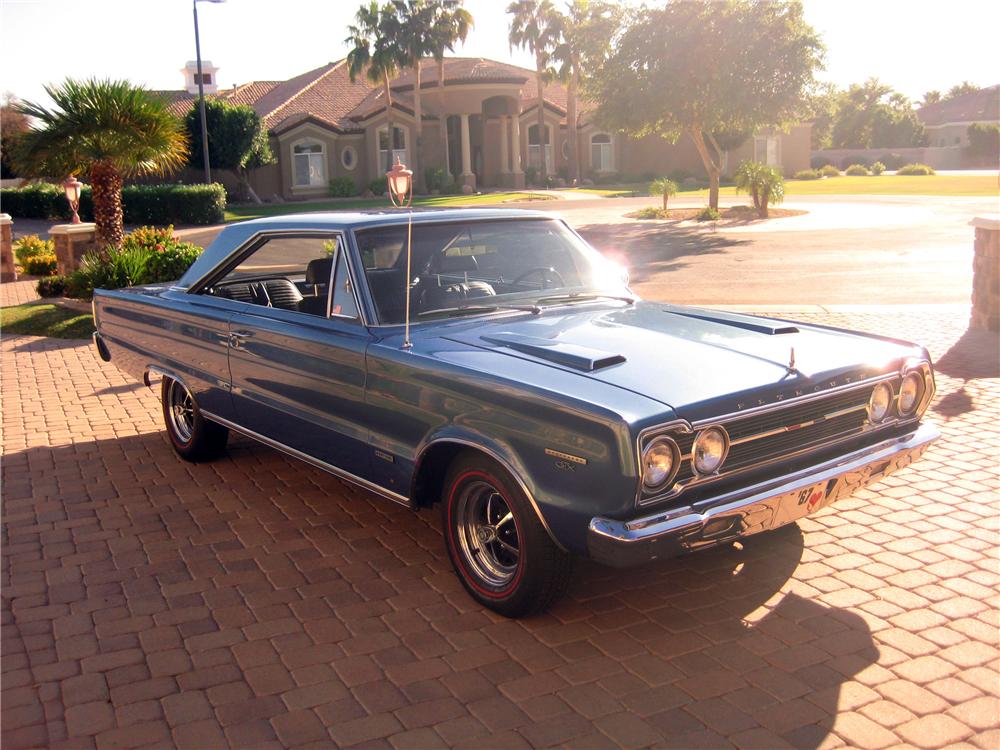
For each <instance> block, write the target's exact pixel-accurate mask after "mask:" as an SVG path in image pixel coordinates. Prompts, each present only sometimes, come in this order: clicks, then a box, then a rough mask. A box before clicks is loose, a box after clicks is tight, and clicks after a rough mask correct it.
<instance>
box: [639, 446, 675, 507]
mask: <svg viewBox="0 0 1000 750" xmlns="http://www.w3.org/2000/svg"><path fill="white" fill-rule="evenodd" d="M659 446H664V447H666V448H667V449H668V450H669V451H670V457H671V464H670V471H668V472H667V474H666V476H665V477H664V478H663V479H661V480H660V481H659V482H656V483H654V484H650V483H649V482H647V476H648V471H647V469H646V457H647V456H648V455H649V452H650V451H651V450H653V449H654V448H657V447H659ZM639 466H640V468H641V472H642V476H641V477H640V481H641V483H642V490H643V492H647V493H652V492H659V491H660V490H662V489H664V488H665V487H667V486H669V485H670V483H671V482H672V481H674V479H675V478H676V477H677V473H678V472H679V471H680V468H681V450H680V447H679V446H678V445H677V441H676V440H674V439H673V438H672V437H669V436H667V435H659V436H657V437H655V438H653V439H652V440H650V441H649V442H648V443H646V445H645V447H643V449H642V455H641V456H640V457H639Z"/></svg>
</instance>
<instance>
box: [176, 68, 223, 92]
mask: <svg viewBox="0 0 1000 750" xmlns="http://www.w3.org/2000/svg"><path fill="white" fill-rule="evenodd" d="M218 70H219V69H218V68H217V67H215V66H214V65H212V61H211V60H202V61H201V74H202V76H203V83H204V89H205V93H206V94H214V93H216V92H217V91H218V90H219V84H218V80H217V79H216V72H217V71H218ZM181 72H182V73H183V74H184V88H185V89H186V90H187V92H188V93H189V94H197V93H198V63H197V61H195V60H188V62H187V64H186V65H185V66H184V69H183V70H182V71H181Z"/></svg>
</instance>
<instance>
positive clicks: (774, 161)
mask: <svg viewBox="0 0 1000 750" xmlns="http://www.w3.org/2000/svg"><path fill="white" fill-rule="evenodd" d="M753 158H754V161H759V162H763V163H764V164H767V165H768V166H769V167H778V166H781V147H780V144H779V142H778V137H777V136H773V135H768V136H764V135H758V136H756V137H754V139H753Z"/></svg>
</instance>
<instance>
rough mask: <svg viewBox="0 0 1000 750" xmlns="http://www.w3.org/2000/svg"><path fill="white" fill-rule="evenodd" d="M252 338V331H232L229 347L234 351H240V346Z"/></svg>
mask: <svg viewBox="0 0 1000 750" xmlns="http://www.w3.org/2000/svg"><path fill="white" fill-rule="evenodd" d="M252 336H253V332H252V331H230V333H229V346H230V347H231V348H232V349H239V348H240V344H241V343H243V341H244V340H245V339H248V338H251V337H252Z"/></svg>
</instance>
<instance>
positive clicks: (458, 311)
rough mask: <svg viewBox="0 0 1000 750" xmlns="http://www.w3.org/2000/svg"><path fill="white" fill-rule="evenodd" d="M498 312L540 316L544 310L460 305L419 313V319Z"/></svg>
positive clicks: (533, 306)
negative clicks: (444, 315)
mask: <svg viewBox="0 0 1000 750" xmlns="http://www.w3.org/2000/svg"><path fill="white" fill-rule="evenodd" d="M498 310H516V311H519V312H530V313H532V314H533V315H538V314H539V313H540V312H541V311H542V308H540V307H539V306H538V305H458V306H457V307H438V308H436V309H434V310H423V311H422V312H419V313H417V317H418V318H422V317H424V316H425V315H442V314H445V313H447V314H449V315H472V314H475V313H487V312H496V311H498Z"/></svg>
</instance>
